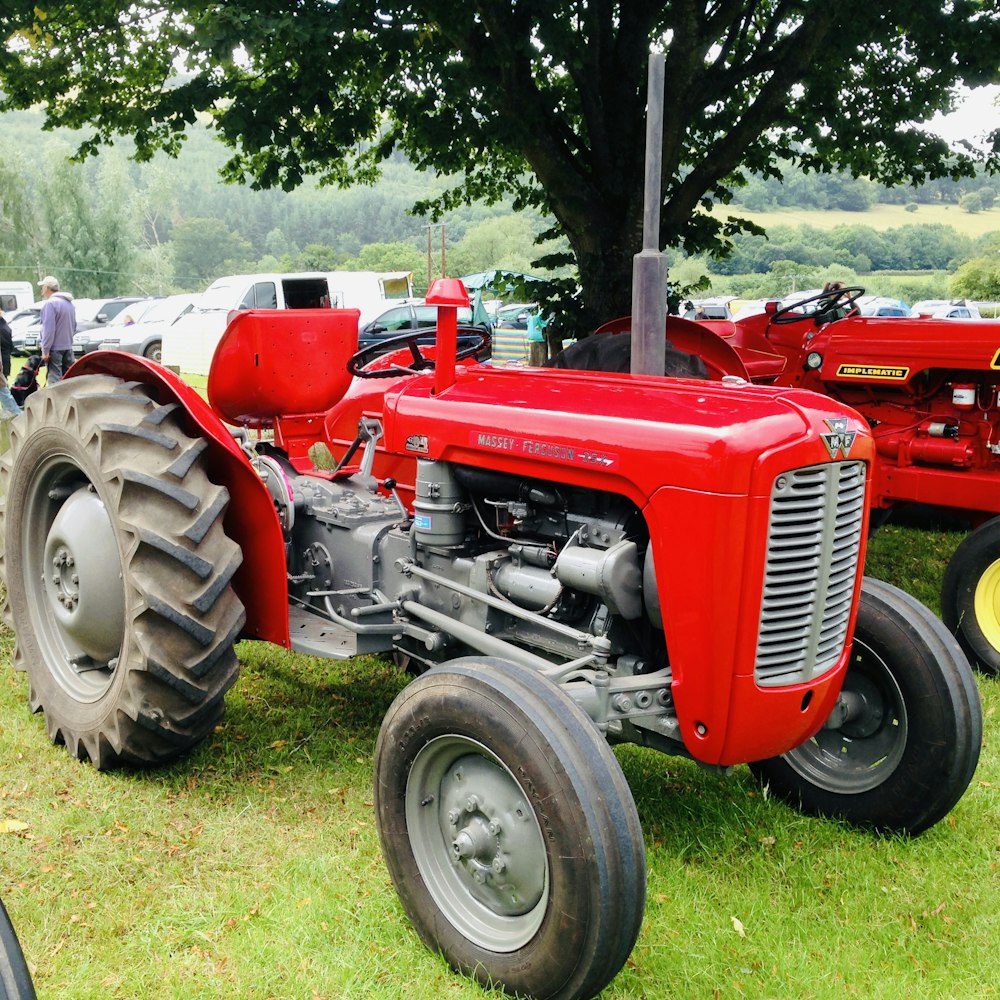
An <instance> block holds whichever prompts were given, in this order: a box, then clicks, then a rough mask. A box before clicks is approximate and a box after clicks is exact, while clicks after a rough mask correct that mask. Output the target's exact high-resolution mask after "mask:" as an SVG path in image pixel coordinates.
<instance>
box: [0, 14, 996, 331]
mask: <svg viewBox="0 0 1000 1000" xmlns="http://www.w3.org/2000/svg"><path fill="white" fill-rule="evenodd" d="M6 8H7V9H6V11H5V13H3V14H0V32H2V33H3V34H4V36H5V37H6V38H8V39H10V40H11V44H9V45H8V46H7V48H6V50H5V51H3V52H0V86H2V89H3V91H4V94H5V96H4V97H3V98H2V101H0V107H4V106H6V107H24V106H28V105H29V104H33V103H35V102H38V101H39V100H41V101H42V102H43V103H44V105H45V107H46V110H47V114H48V118H49V121H50V122H51V123H53V124H62V125H68V126H72V127H83V126H88V127H89V128H91V129H93V132H92V134H88V135H87V136H86V137H84V139H83V140H82V141H81V146H80V153H81V155H88V154H90V153H92V152H94V151H96V149H98V148H99V147H100V146H101V145H102V144H104V143H107V142H108V141H110V139H111V138H112V137H113V136H114V135H115V134H119V133H120V134H127V135H130V136H131V137H132V138H133V139H134V141H135V144H136V155H137V156H138V157H139V158H148V157H149V156H150V155H151V153H152V151H153V150H155V149H157V148H163V149H166V150H168V151H170V152H176V151H177V149H178V148H179V143H180V141H181V137H182V134H183V128H184V126H185V125H186V124H187V123H189V122H190V121H191V120H192V119H193V116H194V115H195V113H196V112H207V113H209V114H211V116H212V121H213V123H214V126H215V128H216V129H217V131H218V133H219V135H220V136H221V137H222V138H223V139H224V140H225V141H226V142H227V143H229V144H230V145H231V146H232V147H233V155H232V157H231V159H230V160H229V161H228V163H227V164H226V167H225V169H224V174H225V176H226V177H227V179H229V180H233V181H240V182H249V183H250V184H251V185H252V186H254V187H257V188H266V187H281V188H284V189H285V190H290V189H292V188H294V187H295V186H297V185H298V184H300V183H301V182H302V181H303V179H304V178H306V177H309V176H317V177H319V178H320V179H321V181H323V182H325V183H333V184H337V185H342V186H344V185H348V184H352V183H358V182H361V183H365V182H370V181H371V180H372V179H373V178H374V177H375V176H376V175H377V172H378V170H379V169H380V166H381V165H382V164H383V163H384V162H385V161H386V160H387V159H388V158H389V157H390V156H391V155H392V153H393V151H394V150H397V149H398V150H402V151H403V152H405V154H406V155H407V156H408V157H409V158H410V159H411V161H412V162H414V163H415V164H416V165H418V166H419V167H421V168H426V169H431V170H434V171H436V172H438V173H439V174H442V175H445V176H447V177H449V178H451V179H453V181H454V184H453V186H452V187H451V188H450V190H449V191H447V192H445V193H443V194H441V195H439V196H437V197H436V198H435V199H433V200H428V201H425V202H422V203H420V204H418V205H417V206H415V209H416V210H417V211H420V212H426V213H428V214H431V215H432V216H434V217H436V216H437V215H439V214H440V213H441V212H442V211H445V210H448V209H450V208H452V207H454V206H456V205H458V204H462V203H466V202H469V201H472V200H476V199H481V200H485V201H488V202H495V201H497V200H500V199H501V198H503V197H505V196H511V195H512V196H513V197H514V200H515V204H516V205H519V206H531V207H535V208H539V209H541V210H543V211H545V212H547V213H550V214H551V215H552V216H554V218H555V219H556V220H557V223H558V225H559V226H560V228H561V229H562V231H563V232H564V234H565V235H566V237H567V238H568V239H569V242H570V245H571V246H572V248H573V251H574V253H575V255H576V258H577V263H578V266H579V270H580V277H581V281H582V283H583V290H584V301H585V302H586V303H587V305H588V307H589V309H590V311H591V312H592V313H594V314H595V316H594V318H602V317H599V316H596V313H597V311H598V310H599V309H604V308H609V309H612V310H617V311H620V310H621V307H622V306H623V305H624V304H625V303H626V302H627V299H628V288H629V285H630V282H629V279H628V272H629V269H630V267H631V255H632V253H634V251H635V249H636V248H637V246H638V243H637V239H638V237H637V234H638V233H639V232H641V219H642V204H641V194H642V177H643V158H644V145H645V123H644V116H645V101H646V63H647V55H648V51H649V49H650V47H651V45H655V46H659V47H663V48H664V49H665V51H666V101H667V105H666V113H665V116H664V135H663V191H664V202H663V206H662V210H661V242H662V244H663V245H666V246H684V247H685V248H686V249H688V250H690V251H692V252H706V251H707V252H710V253H714V254H720V253H724V252H725V251H726V247H727V245H728V238H729V236H730V235H731V233H732V231H733V229H734V226H735V227H737V228H739V224H738V223H737V224H733V223H720V222H718V221H715V220H713V218H712V217H711V216H709V215H708V214H707V212H708V209H709V207H710V206H711V205H712V204H715V203H719V202H722V203H726V202H728V201H729V199H730V197H731V190H732V186H733V185H734V184H739V183H740V182H741V174H740V171H741V170H742V171H753V172H758V173H762V174H763V175H764V176H775V175H779V174H780V165H779V159H780V158H782V157H785V158H789V159H791V160H792V161H793V162H797V163H799V164H801V165H803V166H805V167H807V168H809V169H817V170H829V169H830V168H832V167H836V168H839V169H844V170H846V171H848V172H850V173H853V174H854V175H855V176H859V175H866V176H870V177H872V178H874V179H879V180H883V181H886V182H889V183H909V182H911V181H914V180H917V181H919V180H922V179H925V178H934V177H940V176H944V175H946V174H948V175H951V176H961V175H963V174H965V175H967V174H968V173H969V172H970V170H971V160H970V159H969V158H968V157H965V156H961V155H960V156H957V157H956V156H953V155H950V154H949V151H948V150H947V148H946V147H945V144H944V143H943V142H941V140H938V139H935V138H933V137H930V136H928V135H926V134H925V133H923V132H922V131H920V130H919V129H918V128H915V127H913V126H912V124H911V123H912V122H915V121H921V120H924V119H926V118H929V117H930V115H931V114H932V113H933V112H934V111H935V110H937V109H939V108H944V107H947V106H948V103H949V101H950V100H951V97H950V94H951V89H952V88H953V86H954V85H955V84H956V83H958V82H960V81H963V80H964V81H967V82H970V83H981V82H984V81H987V80H997V79H998V78H1000V72H998V67H997V63H996V56H995V53H996V51H997V46H998V45H1000V26H998V19H997V17H996V13H995V2H994V0H950V2H949V3H948V4H943V3H942V4H938V5H934V4H926V3H922V4H915V3H913V2H912V0H907V2H903V0H886V2H882V3H877V4H873V3H871V2H870V0H841V2H840V3H838V4H837V5H836V6H834V5H830V4H828V3H825V2H819V0H796V2H793V3H788V2H779V0H767V2H764V3H760V2H753V3H751V2H749V0H746V2H743V3H738V2H733V3H727V4H715V5H709V6H708V7H705V6H702V5H695V4H686V3H685V4H680V3H666V2H651V0H637V2H634V3H629V4H625V5H611V4H600V3H594V2H592V0H591V2H586V0H579V2H575V3H572V4H552V3H549V2H543V0H521V2H518V3H517V4H496V3H491V2H486V0H482V2H479V3H473V4H468V3H465V4H458V3H455V2H453V0H425V2H399V3H393V4H389V5H385V4H375V3H368V2H364V0H337V2H327V0H297V2H295V3H293V4H288V5H261V4H256V3H254V4H251V3H248V2H246V0H231V2H226V3H213V4H208V5H204V4H197V5H192V4H187V3H184V2H178V0H166V2H165V3H162V4H160V3H157V4H154V3H152V2H148V0H140V2H138V3H135V4H133V5H132V6H130V7H128V8H127V9H124V10H123V9H122V7H121V5H118V4H112V3H110V2H107V0H97V2H88V3H82V2H78V3H63V4H60V5H58V6H57V7H48V6H44V5H43V6H40V7H35V6H34V5H32V4H29V3H26V2H23V0H16V2H14V3H8V4H7V5H6ZM998 139H1000V136H995V137H994V149H996V148H998V147H997V140H998ZM599 284H603V285H604V286H605V287H604V288H602V289H600V290H598V289H597V285H599ZM609 303H610V304H609Z"/></svg>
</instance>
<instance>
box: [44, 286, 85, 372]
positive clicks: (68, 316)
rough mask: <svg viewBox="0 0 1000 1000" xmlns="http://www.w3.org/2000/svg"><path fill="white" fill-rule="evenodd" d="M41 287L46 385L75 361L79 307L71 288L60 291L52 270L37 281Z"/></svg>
mask: <svg viewBox="0 0 1000 1000" xmlns="http://www.w3.org/2000/svg"><path fill="white" fill-rule="evenodd" d="M38 284H39V287H40V288H41V289H42V298H43V299H45V301H44V302H43V303H42V344H41V347H42V361H44V362H45V364H46V366H47V367H48V375H47V377H46V380H45V382H46V384H47V385H55V383H56V382H59V381H61V380H62V377H63V375H64V374H65V373H66V369H67V368H69V366H70V365H71V364H73V334H74V333H76V308H75V306H74V305H73V297H72V296H71V295H70V294H69V293H68V292H60V291H59V280H58V278H53V277H52V275H51V274H50V275H49V276H48V277H46V278H42V280H41V281H39V282H38Z"/></svg>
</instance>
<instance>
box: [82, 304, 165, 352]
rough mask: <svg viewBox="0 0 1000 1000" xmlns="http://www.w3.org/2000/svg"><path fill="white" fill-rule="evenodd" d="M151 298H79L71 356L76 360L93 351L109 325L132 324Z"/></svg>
mask: <svg viewBox="0 0 1000 1000" xmlns="http://www.w3.org/2000/svg"><path fill="white" fill-rule="evenodd" d="M156 301H158V300H157V299H154V298H142V297H139V296H135V295H122V296H119V297H118V298H115V299H79V300H78V301H76V302H74V303H73V304H74V305H75V306H76V336H75V337H74V338H73V353H74V354H75V355H77V356H78V357H79V356H80V355H81V354H89V353H90V352H91V351H96V350H97V348H98V347H99V346H100V344H101V341H102V340H104V338H105V336H106V334H107V330H108V326H109V325H110V324H111V323H118V324H119V325H124V324H126V323H127V321H128V319H131V320H132V322H135V321H136V320H137V319H138V318H139V317H140V316H141V315H142V314H143V312H145V310H146V309H148V308H149V307H150V306H151V305H152V304H153V303H154V302H156Z"/></svg>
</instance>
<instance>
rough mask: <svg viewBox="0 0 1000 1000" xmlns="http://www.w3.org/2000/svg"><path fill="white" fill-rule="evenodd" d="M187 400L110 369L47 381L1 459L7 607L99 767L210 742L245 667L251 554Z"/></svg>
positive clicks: (39, 692) (84, 753)
mask: <svg viewBox="0 0 1000 1000" xmlns="http://www.w3.org/2000/svg"><path fill="white" fill-rule="evenodd" d="M181 416H182V411H180V410H179V408H178V406H177V405H176V404H168V405H160V404H158V403H157V402H156V401H154V400H153V399H151V398H150V397H149V395H147V393H146V392H145V391H144V389H143V387H142V386H139V385H136V384H134V383H125V382H122V381H121V380H119V379H115V378H110V377H107V376H101V375H93V376H83V377H80V378H73V379H67V380H65V381H63V382H60V383H59V384H57V385H55V386H52V387H51V388H49V389H46V391H45V393H44V394H42V395H40V397H39V399H37V400H35V401H33V405H32V406H30V407H28V408H27V409H26V410H25V414H24V416H23V418H22V419H20V420H19V421H17V426H16V427H14V428H13V429H12V443H11V449H10V451H9V453H8V454H6V455H5V456H4V457H3V461H2V463H0V482H2V486H3V494H4V496H3V500H2V502H0V530H2V534H3V536H4V551H3V554H2V556H0V559H2V566H3V573H4V577H5V579H6V582H7V600H6V603H5V606H4V619H5V621H6V622H7V623H8V624H9V625H10V626H11V627H12V628H13V629H14V631H15V633H16V648H15V653H14V665H15V667H17V669H19V670H26V671H27V673H28V681H29V699H30V704H31V707H32V709H33V710H34V711H36V712H37V711H43V712H44V713H45V720H46V725H47V727H48V732H49V736H50V737H51V738H52V740H53V741H55V742H57V743H65V744H66V747H67V749H68V750H69V752H70V753H71V754H73V755H74V756H76V757H79V758H81V759H85V760H89V761H91V762H92V763H93V764H94V765H95V766H97V767H98V768H109V767H114V766H116V765H121V764H129V765H141V764H152V763H158V762H160V761H165V760H168V759H170V758H172V757H175V756H177V755H178V754H181V753H183V752H185V751H187V750H189V749H190V748H191V747H193V746H194V745H195V744H197V743H198V742H199V741H200V740H202V739H203V738H204V737H205V736H206V735H207V734H208V733H210V732H211V731H212V728H213V727H214V726H215V724H216V723H217V721H218V720H219V718H220V717H221V715H222V711H223V697H224V695H225V692H226V691H227V690H228V689H229V687H230V686H231V685H232V684H233V682H234V681H235V680H236V676H237V672H238V662H237V660H236V654H235V651H234V649H233V643H234V641H235V639H236V638H237V636H238V634H239V632H240V629H241V628H242V625H243V621H244V612H243V606H242V604H241V603H240V601H239V600H238V598H237V597H236V595H235V593H234V592H233V590H232V588H231V586H230V580H231V579H232V576H233V574H234V573H235V572H236V569H237V568H238V567H239V565H240V562H241V559H242V556H241V553H240V550H239V548H238V547H237V546H236V544H235V543H234V542H232V541H231V540H230V539H229V538H227V537H226V535H225V533H224V531H223V527H222V517H223V514H224V512H225V509H226V505H227V503H228V500H229V497H228V493H227V491H226V489H225V488H224V487H222V486H217V485H215V484H213V483H212V482H211V481H210V480H209V478H208V476H207V474H206V454H205V447H206V445H205V442H204V440H202V439H201V438H192V437H190V436H188V435H187V434H186V433H185V432H184V431H183V429H182V425H181Z"/></svg>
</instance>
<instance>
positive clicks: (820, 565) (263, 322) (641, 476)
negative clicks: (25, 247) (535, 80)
mask: <svg viewBox="0 0 1000 1000" xmlns="http://www.w3.org/2000/svg"><path fill="white" fill-rule="evenodd" d="M432 298H436V301H437V304H438V305H439V306H440V307H441V313H442V315H441V319H440V322H439V331H438V341H437V344H436V346H434V347H431V348H428V347H427V346H425V345H423V344H422V343H419V342H418V341H419V340H422V339H425V333H424V332H423V331H417V332H414V333H410V334H407V335H404V336H403V337H400V338H398V340H397V341H396V343H394V344H391V345H390V346H391V347H394V348H398V349H397V350H394V351H393V352H392V353H390V354H388V355H385V356H382V357H377V358H373V357H372V352H371V351H368V352H365V351H362V352H357V351H356V347H357V322H358V315H357V313H356V312H352V311H335V310H315V311H298V312H274V311H272V312H249V313H243V314H240V315H238V316H237V317H236V318H235V320H234V321H233V322H232V323H231V325H230V326H229V328H228V330H227V332H226V334H225V335H224V338H223V340H222V342H221V344H220V346H219V348H218V351H217V352H216V355H215V360H214V365H213V369H212V374H211V376H210V379H209V386H208V397H209V402H208V403H206V402H205V401H204V400H203V399H202V398H201V397H200V396H199V395H197V394H196V393H195V392H194V391H193V390H192V389H191V388H190V387H189V386H187V385H186V384H185V383H184V382H182V381H181V380H180V379H179V378H178V377H176V376H174V375H173V374H172V373H171V372H169V371H167V370H166V369H164V368H162V367H160V366H159V365H157V364H155V363H153V362H150V361H147V360H146V359H143V358H139V357H136V356H133V355H126V354H119V353H113V352H95V353H92V354H88V355H86V356H85V357H84V358H83V359H82V360H81V361H80V362H78V363H77V364H76V365H75V366H74V367H73V369H72V370H71V372H70V373H69V377H68V378H66V379H65V380H64V381H62V382H61V383H59V384H58V385H55V386H53V387H51V388H48V389H46V390H45V391H44V392H40V393H37V394H36V395H35V396H34V397H32V398H31V399H30V400H29V401H28V404H27V406H26V408H25V412H24V414H23V415H22V416H20V417H18V418H17V419H16V420H15V421H14V422H13V423H12V425H11V438H12V445H11V448H10V450H9V452H8V453H6V454H5V455H4V456H3V458H2V462H0V485H2V488H3V500H2V505H0V527H2V531H3V536H4V545H3V554H2V570H3V575H4V578H5V580H6V588H7V597H6V603H5V608H4V615H5V620H6V621H7V622H8V623H9V624H10V625H11V626H12V627H13V628H14V630H15V632H16V650H15V654H14V663H15V667H16V668H17V669H19V670H25V671H27V674H28V681H29V692H30V693H29V699H30V705H31V707H32V709H33V710H35V711H39V712H44V715H45V721H46V726H47V728H48V733H49V736H50V737H51V738H52V739H53V740H54V741H55V742H57V743H64V744H65V745H66V748H67V750H68V751H69V752H70V754H71V755H73V756H75V757H78V758H81V759H84V760H89V761H90V762H91V763H92V764H94V765H95V766H96V767H99V768H111V767H115V766H120V765H130V766H131V765H139V766H141V765H153V764H157V763H159V762H161V761H166V760H170V759H171V758H174V757H176V756H178V755H180V754H182V753H184V752H186V751H188V750H190V749H191V748H192V747H194V746H195V745H196V744H198V743H199V742H200V741H201V740H202V739H203V738H204V737H205V736H206V735H208V734H209V733H211V731H212V729H213V727H214V726H215V724H216V723H217V721H218V719H219V717H220V715H221V714H222V711H223V699H224V695H225V693H226V691H227V690H228V689H229V688H230V686H231V685H232V684H233V683H234V682H235V681H236V677H237V671H238V661H237V657H236V653H235V651H234V647H233V644H234V642H235V641H236V640H237V639H240V638H242V637H246V638H254V639H261V640H267V641H269V642H273V643H277V644H280V645H282V646H285V647H289V648H291V649H294V650H300V651H303V652H306V653H309V654H313V655H319V656H328V657H337V658H347V657H352V656H355V655H357V654H366V653H369V654H370V653H379V654H388V655H396V656H397V657H398V658H400V659H401V660H405V661H406V662H407V663H408V664H409V666H410V667H411V669H412V670H413V672H414V673H415V674H416V675H417V676H416V677H415V679H414V680H412V681H411V683H410V684H409V685H408V686H407V687H406V688H404V690H403V691H402V693H401V694H400V695H399V696H398V698H397V699H396V701H395V702H394V703H393V704H392V706H391V707H390V708H389V710H388V712H387V714H386V717H385V720H384V722H383V725H382V730H381V733H380V736H379V739H378V744H377V748H376V752H375V809H376V820H377V826H378V830H379V835H380V838H381V842H382V847H383V852H384V855H385V859H386V863H387V866H388V868H389V871H390V873H391V876H392V879H393V881H394V883H395V885H396V888H397V890H398V892H399V895H400V897H401V899H402V902H403V905H404V907H405V909H406V911H407V913H408V914H409V916H410V918H411V919H412V921H413V924H414V926H415V927H416V929H417V931H418V933H419V934H420V936H421V937H422V938H423V939H424V940H425V941H426V942H427V943H428V944H429V945H430V947H432V948H433V949H435V950H440V951H441V952H442V953H443V954H444V955H445V956H447V958H448V960H449V961H450V962H451V963H452V965H453V966H454V967H455V968H456V969H458V970H461V971H463V972H465V973H467V974H469V975H472V976H475V977H476V978H478V979H480V980H482V981H483V982H489V983H492V984H501V985H502V986H503V987H504V988H505V989H507V990H509V991H510V992H515V993H518V994H519V995H530V996H535V997H549V998H578V997H589V996H592V995H594V994H595V993H597V992H598V991H599V990H600V989H601V988H602V987H603V986H604V985H605V984H607V983H608V982H609V981H610V980H611V979H612V978H613V977H614V976H615V974H616V973H617V972H618V970H619V969H620V968H621V966H622V964H623V963H624V962H625V960H626V959H627V957H628V955H629V953H630V951H631V949H632V947H633V944H634V942H635V940H636V936H637V934H638V932H639V928H640V924H641V921H642V917H643V909H644V894H645V861H644V846H643V837H642V830H641V827H640V822H639V811H638V810H637V807H636V804H635V802H634V801H633V798H632V795H631V793H630V790H629V787H628V785H627V784H626V781H625V777H624V774H623V772H622V769H621V767H620V765H619V763H618V761H617V759H616V757H615V756H614V754H613V753H612V752H611V749H610V746H609V744H612V743H623V742H631V743H637V744H642V745H644V746H648V747H652V748H654V749H656V750H659V751H662V752H663V753H667V754H677V755H682V756H685V757H689V758H692V759H694V760H696V761H698V762H700V763H702V764H704V765H706V766H709V767H719V768H727V767H729V766H730V765H735V764H741V763H750V766H751V769H752V771H753V773H754V775H755V776H756V777H757V778H758V779H759V780H760V781H761V782H762V783H765V784H767V785H768V786H769V787H770V789H771V791H772V793H773V794H774V795H775V796H778V797H781V798H783V799H785V800H787V801H788V802H790V803H792V804H793V805H795V806H797V807H799V808H801V809H803V810H804V811H806V812H809V813H815V814H820V815H832V816H839V817H843V818H846V819H847V820H848V821H850V822H852V823H854V824H857V825H859V826H862V827H868V828H875V829H878V830H887V831H906V832H908V833H911V834H915V833H918V832H920V831H921V830H924V829H926V828H927V827H929V826H930V825H932V824H933V823H935V822H937V821H938V820H940V819H941V818H942V817H943V816H945V815H946V814H947V813H948V811H949V810H950V809H951V808H952V806H953V805H954V804H955V803H956V802H957V801H958V799H959V798H960V796H961V795H962V794H963V792H964V791H965V789H966V787H967V786H968V784H969V782H970V780H971V778H972V775H973V772H974V771H975V767H976V764H977V761H978V756H979V749H980V743H981V738H982V719H981V710H980V706H979V700H978V693H977V689H976V686H975V682H974V679H973V676H972V673H971V670H970V668H969V665H968V662H967V661H966V659H965V657H964V655H963V654H962V652H961V650H960V649H959V647H958V645H957V643H956V642H955V641H954V639H953V638H952V637H951V635H950V634H949V633H948V632H947V631H946V630H945V629H944V628H943V626H942V625H941V623H940V622H938V621H937V619H936V618H935V617H934V616H932V615H931V614H930V613H929V612H928V611H927V610H926V609H925V608H924V607H923V606H922V605H920V604H918V603H917V602H916V601H914V600H913V599H912V598H910V597H908V596H907V595H905V594H903V593H902V592H900V591H898V590H896V589H894V588H892V587H889V586H887V585H885V584H883V583H879V582H877V581H871V580H865V579H863V577H862V567H863V562H864V549H865V539H866V533H867V522H868V511H869V507H870V495H869V494H870V490H871V484H870V479H871V475H872V468H873V461H874V458H875V450H874V444H873V439H872V436H871V433H870V431H869V430H868V428H867V426H866V425H865V424H864V422H863V421H861V420H860V418H859V417H858V416H857V414H856V413H854V412H853V411H852V410H850V409H848V408H847V407H844V406H843V405H841V404H840V403H838V402H836V401H834V400H831V399H829V398H827V397H823V396H818V395H816V394H814V393H810V392H805V391H802V390H799V389H790V388H785V387H762V386H754V385H748V384H745V383H743V382H742V381H739V380H730V381H719V382H706V381H696V380H682V379H668V378H664V377H651V376H633V375H619V374H606V373H589V372H566V371H554V370H549V369H542V368H537V369H519V370H512V369H504V368H500V367H492V366H490V365H488V364H480V363H478V362H476V361H475V360H474V354H475V351H476V350H477V349H478V345H476V344H470V345H467V346H466V347H465V348H464V349H463V350H462V351H457V349H456V331H455V312H456V307H458V306H460V305H464V304H466V303H467V297H466V296H464V289H462V288H461V285H460V283H458V282H443V283H441V284H440V285H438V286H436V287H435V289H434V290H433V295H432ZM697 329H698V328H697V327H695V330H697ZM382 346H383V347H384V346H385V345H382ZM466 353H467V354H469V355H470V356H469V357H465V358H463V357H462V355H463V354H466ZM257 430H264V431H267V432H269V433H266V434H261V435H257V438H258V439H257V440H256V442H255V443H254V441H253V438H252V437H251V434H252V432H254V431H257ZM319 446H323V447H322V448H319ZM317 450H320V451H324V452H325V451H329V453H330V454H331V455H332V456H333V459H334V461H333V462H331V463H325V462H320V464H321V465H329V466H331V467H329V468H320V467H318V466H317V464H316V461H314V459H317V460H318V455H317Z"/></svg>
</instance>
